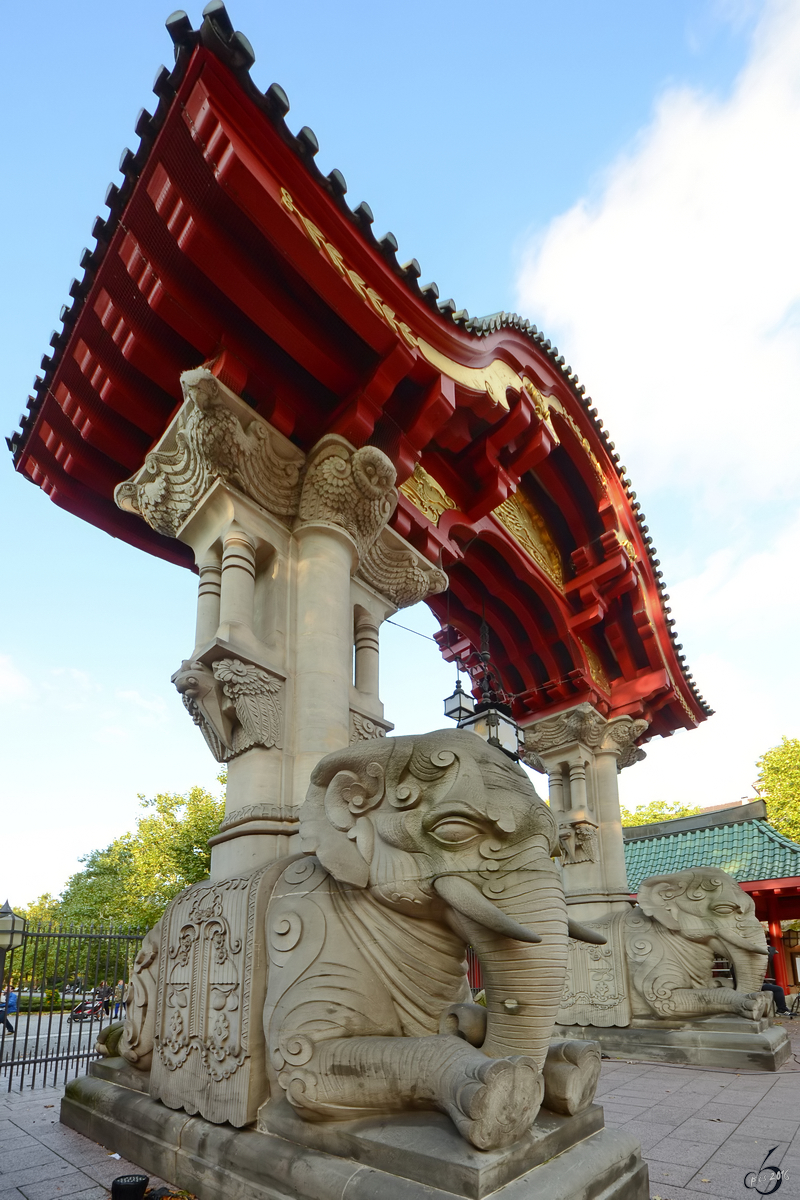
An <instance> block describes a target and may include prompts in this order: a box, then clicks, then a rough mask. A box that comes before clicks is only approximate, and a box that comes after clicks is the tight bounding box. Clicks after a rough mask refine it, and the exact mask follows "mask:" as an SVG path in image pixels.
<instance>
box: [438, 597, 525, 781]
mask: <svg viewBox="0 0 800 1200" xmlns="http://www.w3.org/2000/svg"><path fill="white" fill-rule="evenodd" d="M478 657H479V658H480V659H481V662H482V663H483V678H482V679H481V683H480V688H481V699H480V700H478V701H477V703H476V702H475V700H473V698H472V696H469V695H467V693H466V692H464V691H463V690H462V688H461V680H460V679H458V680H456V690H455V691H454V692H453V694H452V696H448V697H447V699H446V700H445V702H444V715H445V716H446V717H450V718H451V720H453V721H455V722H456V723H457V724H458V728H459V729H469V730H470V731H471V732H472V733H477V735H478V737H482V738H483V740H484V741H485V742H488V743H489V745H490V746H497V747H498V748H499V749H500V750H502V751H504V753H506V754H507V755H508V756H509V758H513V759H514V761H515V762H517V761H518V760H519V743H520V731H519V727H518V725H517V723H516V721H515V720H514V718H513V717H512V715H511V705H510V704H508V703H507V702H506V701H507V697H506V694H505V692H504V691H503V690H502V687H501V686H498V687H497V688H493V687H492V682H493V680H494V678H495V676H494V672H493V670H492V661H491V656H490V653H489V627H488V626H487V624H486V621H485V620H484V621H482V622H481V651H480V654H479V655H478Z"/></svg>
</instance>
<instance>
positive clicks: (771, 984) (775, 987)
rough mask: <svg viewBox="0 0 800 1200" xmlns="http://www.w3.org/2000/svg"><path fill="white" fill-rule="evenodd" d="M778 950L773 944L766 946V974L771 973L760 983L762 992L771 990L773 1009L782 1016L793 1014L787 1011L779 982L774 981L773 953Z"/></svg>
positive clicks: (784, 996)
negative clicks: (767, 956)
mask: <svg viewBox="0 0 800 1200" xmlns="http://www.w3.org/2000/svg"><path fill="white" fill-rule="evenodd" d="M777 953H778V951H777V950H776V949H775V947H774V946H767V954H768V955H769V963H768V966H767V974H768V975H771V976H772V978H771V979H765V980H764V982H763V983H762V985H761V990H762V992H772V999H773V1000H774V1001H775V1011H776V1012H777V1013H779V1015H780V1016H782V1017H790V1018H791V1017H792V1016H793V1015H794V1014H793V1013H790V1012H789V1009H788V1008H787V1007H786V993H785V992H784V990H783V988H782V987H781V986H780V984H778V983H776V981H775V955H776V954H777Z"/></svg>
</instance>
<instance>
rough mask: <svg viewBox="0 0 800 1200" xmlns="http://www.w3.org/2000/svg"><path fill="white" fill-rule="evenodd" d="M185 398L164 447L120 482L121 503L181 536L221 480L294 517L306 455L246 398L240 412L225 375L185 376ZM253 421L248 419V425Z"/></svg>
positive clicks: (117, 495)
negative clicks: (252, 409) (225, 387)
mask: <svg viewBox="0 0 800 1200" xmlns="http://www.w3.org/2000/svg"><path fill="white" fill-rule="evenodd" d="M181 386H182V387H183V392H184V397H185V403H184V406H183V409H182V410H181V412H180V414H179V415H178V418H177V420H176V421H175V422H174V423H173V424H172V425H171V426H170V428H169V429H168V431H167V433H166V434H165V436H164V438H162V440H161V442H160V443H159V445H158V447H157V448H156V449H155V450H152V451H151V452H150V453H149V454H148V455H147V458H146V459H145V462H144V466H143V467H142V468H141V470H140V471H138V472H137V473H136V475H134V476H133V477H132V478H131V479H129V480H126V482H124V483H121V484H119V485H118V486H117V488H116V490H115V492H114V499H115V500H116V502H117V505H118V507H119V508H122V509H124V510H125V511H127V512H132V513H136V514H137V515H138V516H140V517H142V518H143V520H145V521H146V522H147V524H148V525H150V526H151V528H152V529H155V530H156V532H157V533H162V534H164V535H165V536H167V537H175V536H176V535H177V533H178V531H179V529H180V527H181V525H182V524H183V523H184V521H185V520H186V518H187V517H188V516H189V514H190V513H191V512H192V510H193V509H194V507H195V505H196V504H197V503H198V502H199V501H200V499H201V498H202V497H203V496H204V495H205V493H206V492H207V491H208V489H209V488H210V487H211V485H212V483H213V482H214V481H215V480H216V479H221V480H223V481H224V482H225V483H228V484H230V485H231V486H232V487H235V488H237V489H238V490H239V491H241V492H243V493H244V494H245V495H246V496H249V497H250V498H251V499H253V500H255V501H256V502H257V503H258V504H260V505H261V506H262V507H263V508H266V509H267V510H268V511H269V512H272V513H274V514H275V515H276V516H279V517H283V518H291V517H293V516H294V514H295V513H296V512H297V507H298V503H299V498H300V483H301V471H302V466H303V455H302V453H301V452H300V451H299V450H296V449H295V448H294V447H292V446H291V444H290V443H289V442H287V441H286V440H285V439H281V438H280V437H279V435H278V434H277V433H276V431H275V430H272V429H271V428H270V426H269V425H267V423H266V422H265V421H262V420H261V418H260V417H257V416H256V415H255V413H253V414H252V417H251V419H250V420H247V418H246V416H245V414H246V413H247V412H248V411H249V410H247V407H246V405H245V404H244V403H243V402H239V403H238V405H237V406H236V411H234V408H233V407H232V406H231V404H232V402H231V401H230V399H229V397H227V396H226V395H225V393H224V392H223V391H222V388H221V387H220V385H219V382H218V380H217V379H216V378H215V377H214V376H213V375H212V374H211V372H210V371H207V370H205V369H204V368H198V370H197V371H191V372H186V373H185V374H184V375H183V376H182V379H181ZM245 422H246V423H245Z"/></svg>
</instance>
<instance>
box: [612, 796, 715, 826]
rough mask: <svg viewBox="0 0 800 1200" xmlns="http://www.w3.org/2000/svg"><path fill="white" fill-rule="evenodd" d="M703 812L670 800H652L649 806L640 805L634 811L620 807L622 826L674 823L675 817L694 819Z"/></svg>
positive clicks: (700, 809)
mask: <svg viewBox="0 0 800 1200" xmlns="http://www.w3.org/2000/svg"><path fill="white" fill-rule="evenodd" d="M702 811H703V810H702V808H693V807H692V806H691V805H688V804H678V803H677V801H672V802H670V801H669V800H651V802H650V803H649V804H640V805H639V806H638V807H637V808H634V809H633V811H631V810H630V809H627V808H622V807H620V813H621V814H622V824H623V825H625V826H629V825H654V824H656V823H657V822H658V821H672V820H674V819H675V817H693V816H695V814H696V813H699V812H702Z"/></svg>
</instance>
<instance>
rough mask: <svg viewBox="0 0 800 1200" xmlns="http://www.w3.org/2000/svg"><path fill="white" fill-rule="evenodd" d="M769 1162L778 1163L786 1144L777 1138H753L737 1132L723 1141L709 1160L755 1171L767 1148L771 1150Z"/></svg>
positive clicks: (785, 1149)
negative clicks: (772, 1151)
mask: <svg viewBox="0 0 800 1200" xmlns="http://www.w3.org/2000/svg"><path fill="white" fill-rule="evenodd" d="M773 1149H774V1153H773V1154H771V1155H770V1162H777V1163H778V1165H780V1162H781V1159H782V1158H783V1157H784V1155H785V1154H786V1151H787V1149H788V1145H787V1143H786V1142H781V1141H779V1140H778V1138H768V1137H767V1138H753V1137H749V1136H747V1135H746V1134H742V1133H741V1132H739V1133H738V1134H737V1135H736V1137H735V1138H731V1139H730V1141H728V1142H725V1143H724V1144H723V1145H722V1146H720V1147H719V1148H718V1149H717V1150H715V1151H714V1153H713V1155H712V1156H711V1160H710V1161H711V1162H718V1163H726V1164H727V1165H728V1166H731V1167H742V1168H743V1169H744V1170H746V1171H755V1170H756V1168H757V1167H758V1166H759V1165H760V1164H761V1163H762V1162H763V1161H764V1158H765V1157H766V1154H767V1151H768V1150H773Z"/></svg>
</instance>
